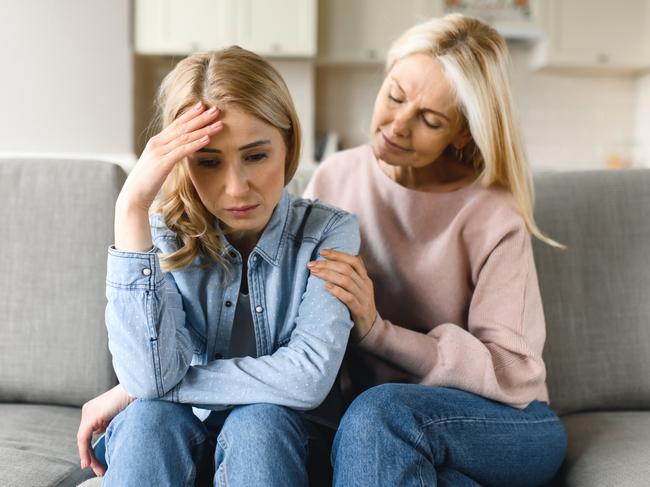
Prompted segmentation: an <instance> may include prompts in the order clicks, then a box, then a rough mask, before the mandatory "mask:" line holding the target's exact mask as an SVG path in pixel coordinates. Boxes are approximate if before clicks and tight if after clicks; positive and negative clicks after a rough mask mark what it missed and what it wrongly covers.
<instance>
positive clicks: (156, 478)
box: [103, 400, 333, 487]
mask: <svg viewBox="0 0 650 487" xmlns="http://www.w3.org/2000/svg"><path fill="white" fill-rule="evenodd" d="M327 430H328V429H327V428H325V427H321V426H320V425H317V424H315V423H312V422H311V421H308V420H306V419H305V418H304V417H303V416H301V415H300V414H299V413H298V412H296V411H294V410H291V409H288V408H285V407H282V406H276V405H272V404H251V405H245V406H237V407H235V408H233V409H232V410H231V411H227V412H213V413H211V414H210V416H209V417H208V418H207V419H206V420H205V422H201V421H200V420H199V419H198V418H197V417H196V416H195V415H194V414H193V413H192V408H191V407H190V406H189V405H185V404H178V403H171V402H167V401H157V400H137V401H135V402H133V403H131V404H130V405H129V406H128V407H127V408H126V409H125V410H124V411H122V412H121V413H120V414H118V415H117V416H116V417H115V418H114V419H113V421H111V424H110V425H109V427H108V429H107V431H106V462H107V464H108V469H107V471H106V475H105V477H104V484H103V485H104V486H108V487H110V486H120V487H124V486H137V487H146V486H150V485H151V486H157V487H158V486H161V487H163V486H173V487H181V486H194V485H201V486H203V485H213V482H214V485H215V486H221V485H228V486H247V487H248V486H251V487H254V486H264V487H267V486H276V485H278V486H280V485H281V486H285V485H291V486H303V485H304V486H307V485H309V479H308V464H309V462H317V461H319V460H318V458H319V457H320V458H321V460H320V463H321V464H322V463H323V460H322V459H323V458H324V459H325V462H326V461H327V455H328V453H329V445H330V443H328V434H327ZM332 436H333V433H330V436H329V442H331V437H332ZM321 466H322V465H321ZM326 475H327V472H326Z"/></svg>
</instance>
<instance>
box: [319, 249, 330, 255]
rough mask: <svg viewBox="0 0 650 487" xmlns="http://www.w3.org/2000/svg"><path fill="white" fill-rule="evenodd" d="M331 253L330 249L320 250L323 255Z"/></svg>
mask: <svg viewBox="0 0 650 487" xmlns="http://www.w3.org/2000/svg"><path fill="white" fill-rule="evenodd" d="M329 253H330V251H329V250H321V251H320V254H321V255H327V254H329Z"/></svg>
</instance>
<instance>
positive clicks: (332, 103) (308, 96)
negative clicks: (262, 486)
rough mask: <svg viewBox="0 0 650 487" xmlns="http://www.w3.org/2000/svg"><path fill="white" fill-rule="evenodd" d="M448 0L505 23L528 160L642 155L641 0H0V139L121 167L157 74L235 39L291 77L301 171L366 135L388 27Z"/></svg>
mask: <svg viewBox="0 0 650 487" xmlns="http://www.w3.org/2000/svg"><path fill="white" fill-rule="evenodd" d="M452 11H461V12H465V13H468V14H470V15H474V16H478V17H481V18H483V19H485V20H486V21H488V22H490V23H492V24H493V25H494V26H495V27H496V28H497V29H498V30H500V31H501V32H502V34H503V35H504V36H505V37H506V39H507V41H508V45H509V48H510V51H511V55H512V58H513V72H512V80H513V88H514V92H515V99H516V104H517V107H518V113H519V119H520V122H521V125H522V127H523V133H524V136H525V141H526V147H527V152H528V156H529V160H530V163H531V165H532V167H533V168H534V169H553V170H575V169H598V168H606V167H609V168H625V167H647V166H650V137H649V136H650V0H619V1H617V2H613V1H611V0H530V1H526V0H523V1H522V0H519V1H517V0H508V1H506V0H475V1H469V0H466V1H462V0H399V1H397V0H131V1H129V0H56V1H55V0H22V1H20V2H18V1H15V0H14V1H10V0H0V53H1V55H2V57H1V59H2V62H3V65H2V75H1V76H0V155H15V154H24V155H34V154H36V153H39V154H40V153H46V154H63V155H80V156H89V155H90V156H93V157H97V158H105V159H110V160H114V161H116V162H119V163H120V164H122V165H123V166H124V167H125V168H126V169H129V168H130V167H132V165H133V164H134V163H135V161H136V160H137V157H138V155H139V153H140V152H141V150H142V148H143V147H144V145H145V143H146V141H147V139H148V137H149V136H151V135H152V133H151V132H150V131H149V130H148V126H149V123H150V120H151V117H152V114H153V111H152V109H153V98H154V95H155V92H156V89H157V86H158V85H159V83H160V81H161V79H162V77H163V76H164V75H165V74H166V73H167V72H168V71H169V70H170V69H171V68H172V67H173V66H174V64H175V63H176V62H177V61H178V60H179V59H181V58H182V57H184V56H186V55H187V54H189V53H191V52H193V51H197V50H210V49H218V48H221V47H225V46H228V45H231V44H239V45H241V46H242V47H246V48H249V49H252V50H254V51H256V52H258V53H260V54H262V55H264V56H265V57H267V58H268V59H269V60H270V61H271V62H272V63H273V64H274V65H275V66H276V67H277V68H278V69H279V70H280V72H281V73H282V74H283V76H284V77H285V79H286V81H287V83H288V85H289V88H290V90H291V92H292V95H293V97H294V100H295V102H296V105H297V107H298V111H299V115H300V117H301V121H302V123H303V126H304V129H305V134H306V137H305V143H304V146H303V156H302V162H301V172H300V173H299V175H298V177H299V179H300V178H303V179H305V178H308V176H309V173H310V171H311V169H312V168H313V167H314V164H315V163H316V162H315V161H317V160H318V159H319V158H320V157H322V154H323V153H329V152H331V151H332V150H334V149H336V148H347V147H352V146H355V145H358V144H362V143H364V142H365V141H366V140H367V139H368V133H369V124H370V117H371V114H372V109H373V104H374V99H375V95H376V93H377V90H378V88H379V86H380V83H381V80H382V77H383V74H384V66H383V59H384V55H385V53H386V51H387V48H388V46H389V45H390V43H391V41H392V40H393V39H395V38H396V37H397V36H398V35H399V34H400V33H401V32H402V31H403V30H405V29H406V28H408V27H409V26H411V25H412V24H414V23H416V22H418V21H422V20H426V19H428V18H430V17H433V16H439V15H443V14H444V13H447V12H452ZM298 183H299V184H303V183H304V181H303V183H300V181H298Z"/></svg>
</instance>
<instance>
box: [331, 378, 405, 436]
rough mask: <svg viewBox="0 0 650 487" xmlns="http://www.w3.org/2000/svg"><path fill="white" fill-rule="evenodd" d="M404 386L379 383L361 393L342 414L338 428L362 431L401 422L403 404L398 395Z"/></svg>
mask: <svg viewBox="0 0 650 487" xmlns="http://www.w3.org/2000/svg"><path fill="white" fill-rule="evenodd" d="M404 386H405V385H404V384H381V385H378V386H375V387H372V388H370V389H368V390H366V391H364V392H363V393H361V394H360V395H359V396H358V397H357V398H356V399H355V400H354V401H352V404H351V405H350V407H349V408H348V409H347V411H346V412H345V414H344V415H343V419H342V420H341V425H340V427H339V430H341V429H344V430H345V429H349V430H351V431H355V432H363V431H369V430H375V429H377V428H381V427H385V426H390V425H391V423H393V422H395V421H398V422H402V421H403V420H404V418H402V417H401V416H402V415H403V412H404V408H403V407H402V406H403V405H404V404H403V401H402V400H401V397H400V396H401V394H402V392H401V389H402V388H403V387H404Z"/></svg>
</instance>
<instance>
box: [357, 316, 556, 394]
mask: <svg viewBox="0 0 650 487" xmlns="http://www.w3.org/2000/svg"><path fill="white" fill-rule="evenodd" d="M499 331H500V332H499ZM499 331H497V332H496V333H491V334H489V336H488V335H486V336H481V339H479V338H478V337H477V336H474V335H473V334H471V333H470V332H468V331H467V330H465V329H464V328H461V327H460V326H457V325H455V324H452V323H445V324H441V325H439V326H437V327H435V328H433V329H432V330H431V331H430V332H429V333H427V334H424V333H421V332H418V331H414V330H410V329H407V328H404V327H401V326H398V325H395V324H393V323H391V322H389V321H387V320H382V319H381V318H379V319H378V320H377V322H376V323H375V325H374V326H373V329H372V330H371V331H370V333H369V334H368V336H366V337H365V338H364V339H363V340H362V341H361V342H360V344H359V346H360V347H361V348H362V349H363V350H365V351H367V352H370V353H372V354H374V355H376V356H378V357H380V358H382V359H384V360H386V361H388V362H390V363H392V364H393V365H395V366H396V367H399V368H400V369H402V370H404V371H406V372H407V373H408V374H410V375H411V376H412V377H413V381H414V382H417V383H420V384H423V385H430V386H443V387H455V388H459V389H462V390H466V391H469V392H473V393H475V394H478V395H481V396H483V397H488V398H490V399H494V400H497V401H501V402H504V403H507V404H510V405H512V406H514V407H525V406H526V405H527V404H528V403H529V402H530V401H532V400H534V399H535V398H536V397H537V395H538V394H539V391H540V388H541V387H543V383H544V379H545V368H544V363H543V361H542V359H541V357H539V356H537V355H536V354H534V353H532V352H531V351H530V349H529V347H528V346H526V344H525V342H523V340H522V339H521V337H517V336H515V335H514V334H511V333H509V332H508V331H507V330H499Z"/></svg>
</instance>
